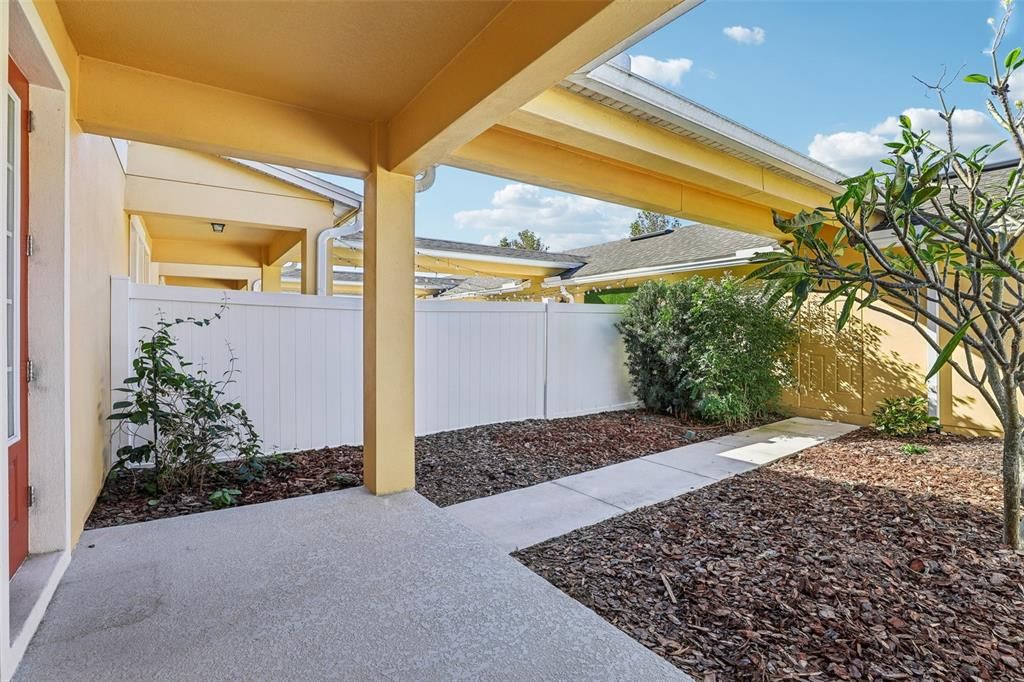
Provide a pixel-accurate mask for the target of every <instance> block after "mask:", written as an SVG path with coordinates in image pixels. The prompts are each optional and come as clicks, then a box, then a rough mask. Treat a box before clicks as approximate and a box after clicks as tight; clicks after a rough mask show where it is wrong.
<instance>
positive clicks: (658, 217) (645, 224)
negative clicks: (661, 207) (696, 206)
mask: <svg viewBox="0 0 1024 682" xmlns="http://www.w3.org/2000/svg"><path fill="white" fill-rule="evenodd" d="M680 225H682V221H680V220H679V219H678V218H672V217H670V216H667V215H662V214H661V213H655V212H654V211H640V212H639V213H637V214H636V219H635V220H634V221H633V222H632V223H630V224H629V236H631V237H639V236H640V235H642V234H650V233H652V232H664V231H665V230H674V229H676V228H677V227H679V226H680Z"/></svg>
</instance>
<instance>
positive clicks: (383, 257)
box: [363, 130, 416, 495]
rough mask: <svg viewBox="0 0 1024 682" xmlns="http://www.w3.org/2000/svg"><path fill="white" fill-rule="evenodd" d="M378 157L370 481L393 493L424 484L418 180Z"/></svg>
mask: <svg viewBox="0 0 1024 682" xmlns="http://www.w3.org/2000/svg"><path fill="white" fill-rule="evenodd" d="M375 133H376V134H375V137H376V144H375V145H374V146H375V147H376V148H377V149H382V148H386V141H385V140H384V139H382V138H383V134H382V131H380V130H377V131H375ZM374 157H375V158H374V159H373V162H372V164H371V166H370V174H369V176H367V178H366V184H365V190H364V198H363V210H364V212H363V233H364V237H363V244H364V252H363V444H364V445H363V482H364V483H365V484H366V487H367V488H369V489H370V491H371V492H373V493H374V494H376V495H386V494H388V493H394V492H398V491H401V490H409V489H411V488H412V487H413V486H414V485H415V484H416V466H415V457H414V445H415V443H414V441H415V422H414V409H415V400H414V395H415V394H414V391H413V378H414V351H415V344H414V338H413V320H414V313H415V308H414V305H413V295H412V294H413V291H412V289H413V281H414V280H413V275H414V273H415V243H414V231H415V230H414V213H415V210H414V207H415V181H414V180H413V177H412V176H409V175H401V174H398V173H392V172H389V171H387V170H385V169H384V167H383V165H382V163H381V159H380V158H379V156H378V155H377V154H374Z"/></svg>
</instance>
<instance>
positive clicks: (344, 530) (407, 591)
mask: <svg viewBox="0 0 1024 682" xmlns="http://www.w3.org/2000/svg"><path fill="white" fill-rule="evenodd" d="M15 679H17V680H40V681H45V682H52V681H54V680H75V681H76V682H78V681H82V680H85V681H92V680H96V681H99V680H103V681H111V680H159V681H163V680H174V681H177V680H273V681H275V682H280V681H281V680H335V679H336V680H462V679H466V680H470V679H471V680H504V679H510V680H511V679H514V680H563V679H564V680H568V679H592V680H594V679H601V680H688V679H689V678H688V677H687V676H686V675H684V674H683V673H682V672H680V671H679V670H677V669H676V668H675V667H673V666H672V665H670V664H669V663H667V662H666V661H664V660H663V659H661V658H660V657H658V656H657V655H655V654H654V653H651V652H650V651H648V650H647V649H646V648H645V647H644V646H642V645H641V644H638V643H637V642H635V641H633V640H632V639H631V638H630V637H628V636H627V635H625V634H623V633H622V632H620V631H619V630H618V629H617V628H615V627H614V626H612V625H610V624H609V623H607V622H605V620H604V619H602V618H601V617H600V616H598V615H597V614H595V613H593V612H592V611H590V610H589V609H587V608H586V607H584V606H583V605H581V604H579V603H578V602H576V601H574V600H573V599H571V598H570V597H568V596H566V595H565V594H563V593H562V592H561V591H559V590H557V589H556V588H554V587H553V586H551V585H550V584H548V583H547V582H546V581H545V580H544V579H543V578H541V577H540V576H537V575H535V574H534V573H532V572H531V571H529V570H528V569H527V568H526V567H524V566H522V565H521V564H519V562H517V561H515V560H514V559H512V558H511V557H509V556H507V555H505V554H503V553H501V552H500V551H499V550H498V549H496V548H495V547H494V546H493V545H492V544H491V543H489V542H487V541H486V540H484V539H483V538H481V537H479V536H478V535H476V534H475V533H473V532H472V531H470V530H468V529H467V528H465V527H464V526H462V525H461V524H459V523H457V522H456V521H455V520H454V519H453V518H452V517H451V515H450V514H447V513H445V512H444V511H443V510H441V509H438V508H437V507H436V506H435V505H433V504H431V503H430V502H428V501H427V500H425V499H424V498H423V497H421V496H420V495H418V494H416V493H412V492H410V493H401V494H398V495H392V496H390V497H385V498H375V497H373V496H371V495H369V494H368V493H366V491H365V490H364V489H362V488H359V489H354V490H346V491H341V492H336V493H326V494H323V495H311V496H309V497H301V498H295V499H291V500H284V501H281V502H270V503H267V504H258V505H252V506H248V507H239V508H237V509H228V510H225V511H216V512H209V513H205V514H196V515H193V516H186V517H180V518H175V519H166V520H162V521H151V522H148V523H138V524H133V525H129V526H121V527H119V528H105V529H102V530H95V531H88V532H87V533H85V534H84V535H83V536H82V539H81V542H80V543H79V544H78V548H77V549H76V550H75V553H74V555H73V557H72V560H71V565H70V567H69V568H68V571H67V574H66V575H65V577H64V580H63V581H62V583H61V585H60V587H59V588H58V589H57V593H56V595H55V597H54V600H53V602H52V603H51V605H50V608H49V610H48V611H47V613H46V616H45V618H44V619H43V623H42V625H41V626H40V628H39V632H38V633H37V634H36V637H35V639H34V640H33V641H32V643H31V644H30V646H29V649H28V652H27V653H26V655H25V658H24V660H23V661H22V664H21V667H20V669H19V671H18V673H17V675H16V678H15Z"/></svg>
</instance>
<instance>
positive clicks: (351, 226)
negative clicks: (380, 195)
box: [316, 207, 363, 296]
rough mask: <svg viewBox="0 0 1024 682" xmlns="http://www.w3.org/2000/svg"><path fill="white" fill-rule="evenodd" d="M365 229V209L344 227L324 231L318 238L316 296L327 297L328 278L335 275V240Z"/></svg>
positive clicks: (360, 210)
mask: <svg viewBox="0 0 1024 682" xmlns="http://www.w3.org/2000/svg"><path fill="white" fill-rule="evenodd" d="M361 229H363V209H362V208H361V207H360V209H359V211H358V212H357V213H356V214H355V215H354V216H353V217H352V219H351V220H349V221H348V222H347V223H345V224H344V225H339V226H338V227H332V228H331V229H329V230H324V231H323V232H321V233H320V235H319V236H318V237H317V238H316V295H317V296H326V295H327V294H328V290H327V288H328V287H327V284H328V279H327V278H328V277H329V276H331V275H333V274H334V264H333V263H332V261H333V260H334V259H333V258H332V257H331V243H332V242H333V241H334V240H335V239H339V238H341V237H347V236H348V235H350V234H355V233H356V232H359V231H360V230H361Z"/></svg>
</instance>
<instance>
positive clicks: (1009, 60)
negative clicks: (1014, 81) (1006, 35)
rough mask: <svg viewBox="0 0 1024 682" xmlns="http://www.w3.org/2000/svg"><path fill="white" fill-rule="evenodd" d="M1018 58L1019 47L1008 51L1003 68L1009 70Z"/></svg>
mask: <svg viewBox="0 0 1024 682" xmlns="http://www.w3.org/2000/svg"><path fill="white" fill-rule="evenodd" d="M1019 58H1020V48H1019V47H1015V48H1013V49H1012V50H1010V53H1009V54H1007V55H1006V59H1004V60H1003V66H1005V67H1006V68H1008V69H1009V68H1011V67H1012V66H1013V64H1014V62H1016V61H1017V59H1019Z"/></svg>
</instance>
